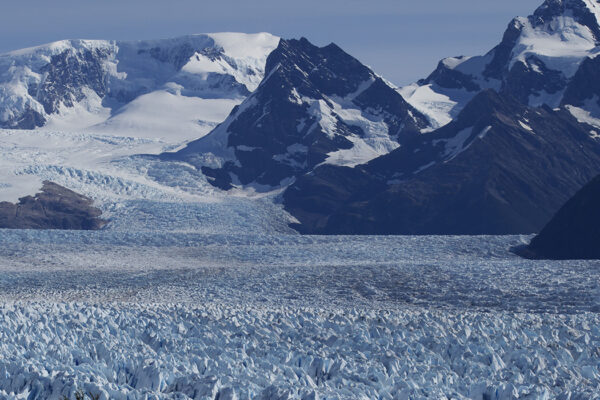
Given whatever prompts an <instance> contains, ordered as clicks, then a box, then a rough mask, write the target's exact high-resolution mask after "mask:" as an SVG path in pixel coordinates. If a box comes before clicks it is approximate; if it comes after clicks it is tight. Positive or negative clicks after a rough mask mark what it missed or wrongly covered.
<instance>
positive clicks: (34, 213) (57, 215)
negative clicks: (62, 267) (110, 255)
mask: <svg viewBox="0 0 600 400" xmlns="http://www.w3.org/2000/svg"><path fill="white" fill-rule="evenodd" d="M92 203H93V201H92V200H91V199H90V198H87V197H85V196H82V195H80V194H77V193H75V192H73V191H71V190H69V189H67V188H64V187H62V186H59V185H57V184H56V183H52V182H48V181H46V182H44V185H43V187H42V191H41V192H40V193H38V194H36V195H35V197H32V196H27V197H23V198H21V199H19V202H18V203H17V204H13V203H8V202H0V228H9V229H75V230H96V229H100V228H102V227H103V226H104V225H106V223H107V221H105V220H102V219H100V215H101V214H102V211H100V210H99V209H97V208H95V207H93V206H92Z"/></svg>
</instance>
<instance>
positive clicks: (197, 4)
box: [0, 0, 542, 85]
mask: <svg viewBox="0 0 600 400" xmlns="http://www.w3.org/2000/svg"><path fill="white" fill-rule="evenodd" d="M2 3H3V4H2V6H1V8H0V10H1V13H0V52H6V51H10V50H16V49H20V48H24V47H31V46H35V45H39V44H43V43H48V42H52V41H56V40H61V39H74V38H78V39H79V38H81V39H120V40H135V39H157V38H170V37H176V36H181V35H187V34H192V33H205V32H225V31H229V32H231V31H233V32H248V33H254V32H270V33H273V34H275V35H278V36H281V37H283V38H299V37H302V36H304V37H306V38H308V39H309V40H310V41H311V42H313V43H315V44H317V45H326V44H328V43H330V42H334V43H336V44H338V45H339V46H340V47H342V48H343V49H344V50H346V51H347V52H348V53H350V54H351V55H353V56H354V57H356V58H358V59H359V60H360V61H362V62H363V63H365V64H367V65H369V66H370V67H372V68H373V69H374V70H375V72H377V73H378V74H380V75H382V76H384V77H385V78H386V79H388V80H390V81H391V82H393V83H395V84H396V85H405V84H409V83H411V82H414V81H416V80H418V79H420V78H424V77H426V76H427V75H429V73H430V72H431V71H432V70H433V69H434V68H435V67H436V65H437V63H438V61H439V60H440V59H442V58H444V57H449V56H458V55H477V54H483V53H485V52H487V51H488V50H490V49H491V48H492V47H493V46H495V45H496V44H498V43H499V41H500V40H501V38H502V34H503V33H504V31H505V29H506V27H507V26H508V23H509V22H510V21H511V19H512V18H514V17H516V16H526V15H529V14H531V13H532V12H533V10H534V9H535V8H536V7H537V6H539V5H540V4H541V3H542V0H502V1H498V0H451V1H449V0H419V1H415V0H370V1H369V0H294V1H290V0H255V1H249V0H245V1H240V0H52V1H48V0H19V1H17V0H10V1H5V2H4V1H3V2H2Z"/></svg>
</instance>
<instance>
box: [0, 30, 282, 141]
mask: <svg viewBox="0 0 600 400" xmlns="http://www.w3.org/2000/svg"><path fill="white" fill-rule="evenodd" d="M278 42H279V38H277V37H275V36H272V35H270V34H267V33H260V34H238V33H219V34H205V35H192V36H185V37H180V38H175V39H166V40H146V41H135V42H125V41H102V40H64V41H60V42H55V43H51V44H47V45H43V46H39V47H34V48H29V49H24V50H18V51H14V52H10V53H7V54H3V55H0V105H1V108H0V127H3V128H20V129H33V128H38V127H45V128H47V129H60V130H81V129H88V130H92V131H98V132H119V134H123V133H126V132H130V133H131V134H132V135H133V136H138V137H139V136H150V137H157V136H158V137H164V136H168V135H178V134H179V135H181V133H180V132H187V133H186V135H187V136H186V137H182V138H181V139H185V138H197V137H198V136H201V135H203V134H205V133H207V132H208V131H210V130H211V129H212V128H213V127H214V126H215V125H216V124H218V123H219V122H221V121H222V120H223V119H224V118H225V117H226V116H227V114H228V113H229V112H230V111H231V109H232V108H233V107H234V106H235V105H236V104H239V103H240V102H241V101H242V100H243V99H244V98H245V97H246V96H247V95H248V94H250V92H251V91H253V90H254V89H256V87H257V86H258V84H259V83H260V81H261V80H262V78H263V75H264V65H265V61H266V58H267V56H268V54H269V53H270V52H271V51H272V50H273V49H274V48H275V47H276V46H277V44H278Z"/></svg>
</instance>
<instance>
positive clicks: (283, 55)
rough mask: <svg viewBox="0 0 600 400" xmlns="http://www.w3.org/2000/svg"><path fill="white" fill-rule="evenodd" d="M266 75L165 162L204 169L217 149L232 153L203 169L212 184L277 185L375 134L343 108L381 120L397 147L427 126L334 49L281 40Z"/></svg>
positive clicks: (383, 85)
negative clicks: (219, 121) (207, 156)
mask: <svg viewBox="0 0 600 400" xmlns="http://www.w3.org/2000/svg"><path fill="white" fill-rule="evenodd" d="M265 75H266V78H265V79H264V80H263V82H262V83H261V85H260V86H259V87H258V89H257V90H256V91H255V92H254V93H252V95H251V96H250V97H249V98H247V99H246V100H245V101H244V103H242V104H241V105H240V106H239V107H237V108H235V109H234V110H233V111H232V113H231V115H230V116H229V118H228V119H227V120H226V121H225V122H224V123H223V124H221V125H220V126H219V127H217V128H216V129H215V130H214V131H213V132H211V133H210V134H209V135H207V136H206V137H204V138H202V139H199V140H197V141H195V142H192V143H190V144H189V145H188V146H187V147H186V148H185V149H183V150H181V151H180V152H178V153H177V154H175V155H165V157H171V158H177V159H183V160H185V161H187V162H189V163H192V164H196V165H202V164H201V163H200V162H199V161H198V160H197V157H198V155H202V154H204V153H206V152H208V151H209V149H211V148H212V147H215V146H217V147H219V148H220V150H221V151H223V150H227V149H228V151H229V152H230V153H231V155H230V156H229V159H226V161H225V162H224V163H223V164H222V165H220V166H219V167H216V168H215V167H207V166H203V167H202V172H203V173H204V174H205V175H207V176H208V177H210V179H212V181H211V182H212V183H213V185H215V186H217V187H220V188H223V189H230V188H231V187H232V185H233V184H236V183H237V184H242V185H247V184H250V183H257V184H260V185H267V186H270V187H273V186H278V185H280V184H281V182H282V181H283V180H285V179H286V178H293V177H296V176H299V175H302V174H304V173H306V172H309V171H311V170H312V169H313V168H314V167H315V166H317V165H318V164H320V163H322V162H323V161H325V160H326V159H327V157H328V153H331V152H334V151H337V150H343V149H350V148H352V147H353V143H352V141H351V140H349V138H350V137H359V138H364V137H366V136H368V135H369V134H370V132H366V131H365V130H364V129H363V128H362V127H361V126H358V125H356V124H355V123H353V122H349V121H346V120H344V118H343V117H342V116H341V114H342V113H341V112H339V110H338V108H340V107H347V108H352V109H353V110H359V111H360V112H361V113H362V114H363V115H367V114H368V116H369V117H370V118H372V119H373V120H377V121H383V123H384V124H385V126H386V129H387V131H388V133H389V137H390V138H391V140H393V141H395V142H397V143H402V142H403V141H405V140H407V139H408V138H409V137H411V136H414V135H418V134H419V132H420V130H421V129H423V128H425V127H427V124H428V122H427V120H426V118H425V117H424V116H423V115H421V114H420V113H419V112H418V111H417V110H415V109H414V108H412V107H411V106H410V105H409V104H408V103H406V101H404V99H403V98H402V96H400V95H399V94H398V93H397V92H396V90H394V89H393V88H391V87H390V86H388V85H387V84H386V83H385V82H384V81H383V80H382V79H381V78H379V77H378V76H376V75H375V74H374V73H373V72H372V71H371V70H370V69H369V68H367V67H365V66H364V65H362V64H361V63H360V62H359V61H358V60H356V59H355V58H353V57H351V56H350V55H348V54H346V53H345V52H344V51H343V50H342V49H340V48H339V47H338V46H336V45H335V44H330V45H328V46H326V47H323V48H319V47H316V46H314V45H312V44H311V43H310V42H309V41H308V40H306V39H300V40H282V41H281V42H280V43H279V47H278V48H277V49H276V50H275V51H273V52H272V53H271V54H270V55H269V57H268V59H267V65H266V70H265ZM338 103H340V104H342V105H340V104H338ZM324 118H328V125H327V126H324V124H323V123H322V119H324Z"/></svg>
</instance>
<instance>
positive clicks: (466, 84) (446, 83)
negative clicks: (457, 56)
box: [419, 57, 481, 92]
mask: <svg viewBox="0 0 600 400" xmlns="http://www.w3.org/2000/svg"><path fill="white" fill-rule="evenodd" d="M461 58H463V57H461ZM430 83H436V84H438V85H440V86H441V87H444V88H448V89H466V90H467V91H469V92H478V91H480V90H481V87H480V86H479V85H478V84H477V83H475V82H474V81H473V77H472V76H470V75H467V74H464V73H462V72H460V71H457V70H455V69H452V68H449V67H448V66H447V65H446V64H445V63H444V61H440V62H439V64H438V66H437V68H436V69H435V71H433V72H432V73H431V75H429V76H428V77H427V78H426V79H423V80H421V81H419V85H427V84H430Z"/></svg>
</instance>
